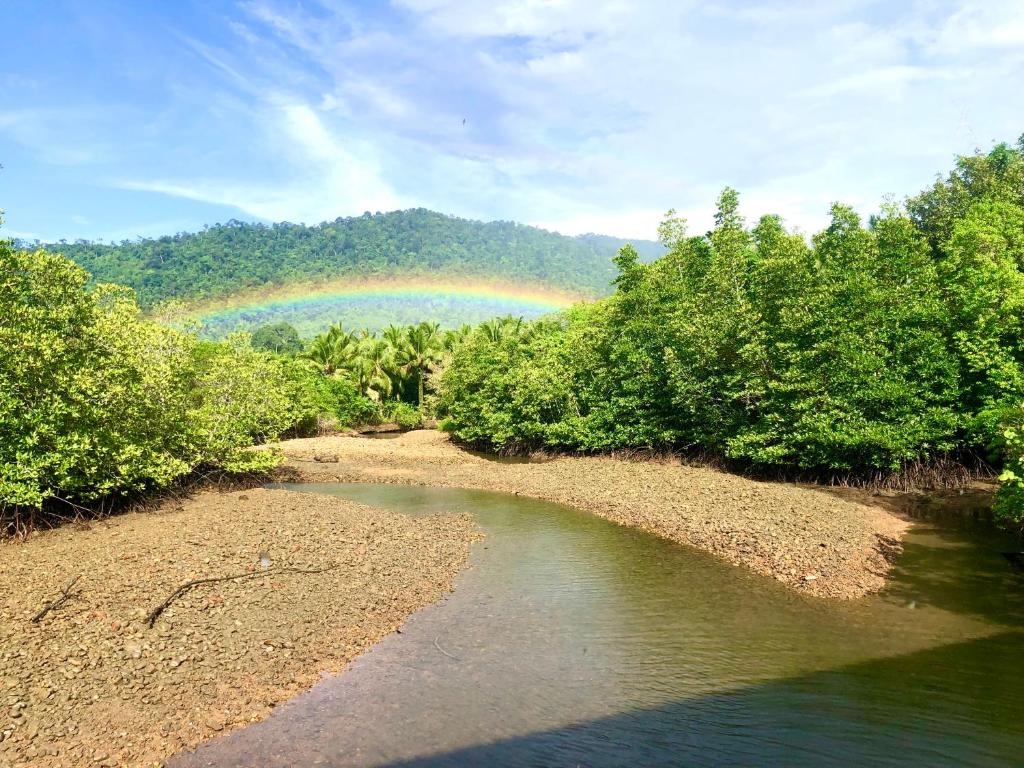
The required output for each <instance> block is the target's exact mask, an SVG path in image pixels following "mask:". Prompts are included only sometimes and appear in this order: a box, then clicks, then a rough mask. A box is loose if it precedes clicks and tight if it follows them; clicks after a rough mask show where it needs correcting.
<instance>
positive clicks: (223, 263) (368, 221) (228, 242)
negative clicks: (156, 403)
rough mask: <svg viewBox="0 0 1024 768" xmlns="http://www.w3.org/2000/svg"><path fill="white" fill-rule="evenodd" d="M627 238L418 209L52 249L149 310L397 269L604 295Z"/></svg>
mask: <svg viewBox="0 0 1024 768" xmlns="http://www.w3.org/2000/svg"><path fill="white" fill-rule="evenodd" d="M20 245H21V246H22V247H32V246H30V244H27V243H21V244H20ZM39 245H40V244H39V243H36V244H35V247H39ZM622 245H624V241H622V240H617V239H615V238H611V237H604V236H599V235H583V236H580V237H565V236H563V235H559V234H557V233H554V232H548V231H545V230H542V229H537V228H536V227H530V226H525V225H523V224H517V223H515V222H508V221H495V222H490V223H483V222H479V221H470V220H467V219H460V218H456V217H453V216H446V215H444V214H441V213H435V212H433V211H428V210H425V209H422V208H418V209H411V210H406V211H393V212H391V213H377V214H370V213H365V214H363V215H362V216H355V217H348V218H338V219H335V220H334V221H330V222H324V223H322V224H319V225H317V226H306V225H304V224H291V223H288V222H282V223H279V224H272V225H266V224H258V223H251V222H241V221H229V222H228V223H227V224H218V225H215V226H211V227H207V228H205V229H203V230H202V231H201V232H195V233H180V234H177V235H169V236H166V237H160V238H155V239H139V240H125V241H123V242H120V243H116V244H115V243H101V242H90V241H86V240H79V241H76V242H72V243H69V242H65V241H61V242H60V243H51V244H49V245H46V246H45V247H46V248H47V249H48V250H51V251H59V252H60V253H62V254H63V255H65V256H67V257H68V258H70V259H72V260H73V261H75V262H76V263H78V264H80V265H81V266H83V267H85V269H86V270H88V271H89V273H90V274H92V275H93V277H94V278H95V280H96V281H97V282H101V283H116V284H118V285H125V286H128V287H131V288H133V289H135V291H136V294H137V296H138V298H139V301H140V303H141V304H142V306H143V307H145V308H149V307H152V306H154V305H155V304H157V303H159V302H161V301H163V300H166V299H174V298H177V299H210V298H217V297H220V296H225V295H228V294H231V293H235V292H238V291H241V290H245V289H252V288H260V287H265V286H272V285H285V284H288V283H292V282H297V281H303V282H304V281H315V280H322V279H329V278H337V277H347V276H358V277H377V276H393V275H398V274H400V275H426V276H431V277H436V276H437V275H438V274H448V275H456V276H467V277H479V278H483V279H506V280H510V281H518V282H524V281H525V282H530V283H541V284H545V285H551V286H557V287H561V288H566V289H570V290H573V291H581V292H584V293H591V294H593V295H600V294H603V293H606V292H607V289H608V285H609V281H610V280H611V278H612V277H613V275H614V267H613V266H612V262H611V259H612V257H613V256H614V255H615V253H616V251H617V250H618V249H619V248H620V247H621V246H622ZM636 245H637V247H638V248H640V249H641V251H642V252H643V253H644V255H645V257H647V258H655V257H656V256H657V255H659V254H660V253H661V251H662V249H661V246H660V245H659V244H657V243H654V242H643V241H641V242H638V243H637V244H636Z"/></svg>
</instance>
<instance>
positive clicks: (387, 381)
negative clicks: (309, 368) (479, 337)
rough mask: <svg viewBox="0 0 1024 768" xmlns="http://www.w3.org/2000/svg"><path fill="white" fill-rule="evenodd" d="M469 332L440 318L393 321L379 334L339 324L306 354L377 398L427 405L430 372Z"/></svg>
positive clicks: (324, 370)
mask: <svg viewBox="0 0 1024 768" xmlns="http://www.w3.org/2000/svg"><path fill="white" fill-rule="evenodd" d="M468 332H469V329H468V328H463V329H459V330H456V331H447V332H445V333H442V332H441V330H440V327H439V326H438V324H437V323H430V322H422V323H419V324H417V325H409V326H395V325H392V326H388V327H387V328H385V329H384V331H383V332H382V334H381V336H380V337H378V336H377V335H376V334H373V333H370V332H368V331H361V332H360V333H355V332H351V331H346V330H345V329H344V328H342V327H341V326H338V325H335V326H332V327H331V328H330V329H329V330H328V331H327V332H326V333H323V334H321V335H320V336H317V337H316V338H315V339H313V340H312V341H311V342H310V343H309V345H308V347H307V349H306V351H305V352H304V353H303V354H302V356H301V357H302V358H303V359H306V360H309V361H310V362H311V363H312V364H313V365H314V366H316V368H317V370H319V371H320V372H321V373H323V374H325V375H328V376H336V377H340V378H343V379H347V380H349V381H351V382H352V383H353V384H354V385H355V386H356V388H357V389H358V391H359V392H360V394H364V395H366V396H367V397H370V398H371V399H372V400H374V401H376V402H382V401H384V400H386V399H388V398H391V399H392V400H394V401H396V402H399V401H400V402H406V403H409V402H414V403H415V405H416V406H422V405H423V402H424V395H425V390H424V387H425V382H426V378H427V376H428V374H429V373H430V372H431V371H432V370H433V369H434V368H435V367H437V366H438V365H439V364H440V363H441V361H442V359H443V357H444V355H445V354H446V353H450V352H451V351H452V350H453V349H454V348H455V347H456V346H457V345H458V343H459V342H460V340H461V339H462V338H463V337H465V335H467V333H468Z"/></svg>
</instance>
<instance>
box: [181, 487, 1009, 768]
mask: <svg viewBox="0 0 1024 768" xmlns="http://www.w3.org/2000/svg"><path fill="white" fill-rule="evenodd" d="M296 488H297V489H299V490H308V491H314V492H321V493H335V494H337V495H341V496H344V497H346V498H351V499H355V500H357V501H361V502H365V503H369V504H375V505H378V506H384V507H390V508H394V509H400V510H402V511H404V512H406V513H408V514H413V515H418V514H434V513H439V512H467V511H468V512H472V513H473V514H474V515H475V516H476V519H477V520H478V522H479V524H480V526H481V528H483V530H484V531H485V532H486V533H487V539H486V540H485V541H483V542H481V543H480V544H478V545H476V547H475V548H474V552H473V555H472V558H471V568H470V569H469V570H467V571H466V572H465V573H463V575H462V576H461V577H460V579H459V582H458V584H457V590H456V592H455V593H454V594H453V595H452V596H451V597H450V598H448V599H447V600H445V601H443V602H442V603H440V604H439V605H437V606H434V607H431V608H428V609H426V610H424V611H421V612H420V613H418V614H416V615H415V616H413V617H412V618H411V619H410V620H409V622H408V623H407V625H406V626H405V627H404V628H403V631H402V633H401V634H396V635H392V636H390V637H388V638H386V639H385V640H384V641H383V642H382V643H380V644H379V645H378V646H376V647H375V648H374V649H372V650H371V651H370V652H368V653H367V654H365V655H364V656H362V657H361V658H359V659H357V660H356V661H355V662H354V663H353V664H352V665H351V667H350V669H349V670H348V671H347V672H346V673H344V674H343V675H340V676H336V677H332V678H329V679H327V680H325V681H324V682H322V683H321V684H320V685H318V686H317V687H316V688H314V689H313V690H312V691H310V692H309V693H307V694H305V695H303V696H300V697H299V698H298V699H296V700H295V701H293V702H291V703H289V704H288V705H286V706H284V707H282V708H280V710H279V711H277V712H276V713H275V714H274V716H273V717H271V718H270V719H269V720H268V721H266V722H264V723H261V724H258V725H256V726H253V727H250V728H248V729H245V730H244V731H240V732H237V733H235V734H232V735H230V736H228V737H226V738H224V739H221V740H218V741H216V742H213V743H211V744H209V745H207V746H205V747H202V748H200V749H199V750H198V751H197V752H196V753H195V754H193V755H190V756H181V757H179V758H178V759H177V760H176V761H173V762H172V765H210V764H214V765H239V766H242V765H246V766H248V765H260V766H292V765H329V766H348V765H389V764H396V765H399V764H408V765H416V766H421V765H422V766H426V765H577V764H583V765H600V766H604V765H665V764H672V765H678V764H715V765H722V764H748V765H749V764H768V763H774V764H780V763H784V764H788V765H821V764H825V763H829V762H831V763H833V764H843V765H848V764H850V763H851V762H852V763H861V764H866V763H872V764H888V763H894V762H899V763H900V764H901V765H938V764H948V765H954V764H955V765H959V764H964V763H969V764H972V765H983V764H993V765H999V764H1011V763H1012V758H1013V757H1014V756H1017V755H1021V754H1024V729H1022V726H1021V718H1020V717H1019V702H1020V701H1021V700H1022V695H1024V653H1022V651H1024V646H1022V645H1021V643H1020V639H1021V635H1020V634H1018V633H1017V632H1016V631H1015V628H1017V627H1022V626H1024V619H1022V616H1024V608H1022V604H1021V600H1020V596H1021V589H1020V584H1019V576H1017V575H1016V574H1013V572H1012V571H1011V569H1010V568H1009V566H1008V564H1007V563H1006V561H1005V559H1004V558H1002V557H1001V556H1000V554H999V550H998V548H997V547H996V548H994V549H993V546H994V544H993V545H992V546H989V544H988V543H987V542H985V541H983V540H979V539H977V538H974V537H971V536H970V535H968V534H967V533H965V532H963V531H956V530H947V529H942V528H937V527H934V526H924V527H922V528H920V529H919V530H917V531H915V532H914V533H912V534H911V535H910V536H909V537H908V539H907V542H906V556H905V557H904V558H903V559H902V560H901V562H900V565H899V569H898V571H897V574H896V576H897V578H896V580H895V582H894V585H893V587H892V588H891V589H890V590H889V591H888V593H887V594H885V595H882V596H879V597H875V598H871V599H868V600H861V601H856V602H849V603H835V602H826V601H821V600H815V599H810V598H804V597H802V596H800V595H797V594H795V593H793V592H792V591H790V590H788V589H786V588H784V587H782V586H781V585H779V584H777V583H775V582H773V581H771V580H770V579H765V578H763V577H760V576H758V575H756V574H753V573H751V572H748V571H746V570H744V569H740V568H736V567H733V566H729V565H726V564H724V563H721V562H720V561H718V560H716V559H714V558H712V557H711V556H709V555H706V554H703V553H701V552H698V551H695V550H691V549H688V548H685V547H680V546H677V545H675V544H672V543H670V542H667V541H663V540H660V539H657V538H654V537H652V536H649V535H647V534H645V533H642V532H640V531H636V530H633V529H629V528H622V527H619V526H616V525H614V524H611V523H609V522H607V521H605V520H602V519H600V518H596V517H593V516H591V515H586V514H584V513H580V512H576V511H574V510H571V509H566V508H564V507H560V506H558V505H553V504H549V503H545V502H539V501H535V500H530V499H524V498H520V497H510V496H505V495H501V494H494V493H486V492H480V491H464V490H453V489H428V488H417V487H410V486H382V485H343V486H342V485H335V484H331V485H321V486H296ZM911 605H913V607H912V608H911V607H910V606H911Z"/></svg>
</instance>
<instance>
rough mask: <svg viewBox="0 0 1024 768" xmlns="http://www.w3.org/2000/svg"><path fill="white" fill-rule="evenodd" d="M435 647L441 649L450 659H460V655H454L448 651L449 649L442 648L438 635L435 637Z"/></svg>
mask: <svg viewBox="0 0 1024 768" xmlns="http://www.w3.org/2000/svg"><path fill="white" fill-rule="evenodd" d="M434 647H435V648H437V650H439V651H440V652H441V653H443V654H444V655H445V656H447V657H448V658H449V659H455V661H458V660H459V657H458V656H452V655H451V654H450V653H448V651H446V650H445V649H444V648H442V647H441V644H440V643H439V642H437V638H436V637H435V638H434Z"/></svg>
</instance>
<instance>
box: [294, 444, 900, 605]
mask: <svg viewBox="0 0 1024 768" xmlns="http://www.w3.org/2000/svg"><path fill="white" fill-rule="evenodd" d="M281 448H282V449H283V451H284V453H285V455H286V456H287V457H288V464H289V466H290V467H291V468H293V469H294V470H295V471H297V472H298V473H300V474H301V475H302V476H303V477H305V478H307V479H311V480H319V481H329V480H341V481H349V482H390V483H415V484H422V485H438V486H451V487H461V488H480V489H486V490H496V491H504V492H507V493H517V494H523V495H527V496H532V497H535V498H539V499H545V500H548V501H554V502H558V503H562V504H568V505H571V506H574V507H578V508H580V509H584V510H587V511H590V512H593V513H595V514H598V515H601V516H603V517H606V518H608V519H610V520H613V521H615V522H618V523H621V524H623V525H631V526H636V527H639V528H642V529H644V530H646V531H649V532H651V533H654V534H657V535H659V536H663V537H665V538H668V539H672V540H674V541H678V542H681V543H685V544H691V545H693V546H696V547H700V548H701V549H704V550H707V551H709V552H712V553H714V554H716V555H719V556H721V557H724V558H726V559H727V560H729V561H731V562H733V563H738V564H743V565H746V566H748V567H750V568H752V569H754V570H755V571H758V572H760V573H764V574H767V575H770V576H772V577H774V578H776V579H778V580H779V581H782V582H784V583H786V584H788V585H790V586H792V587H794V588H796V589H798V590H801V591H803V592H808V593H811V594H815V595H820V596H827V597H839V598H853V597H859V596H862V595H865V594H868V593H871V592H875V591H877V590H879V589H880V588H881V587H882V586H883V585H884V583H885V576H886V573H887V572H888V570H889V567H890V564H889V561H888V559H887V558H889V557H891V556H892V555H893V554H894V553H895V552H896V551H898V547H899V540H900V537H901V536H902V534H903V532H904V531H905V530H906V528H907V526H908V522H907V521H906V519H905V518H904V517H903V516H901V515H899V514H896V513H895V512H894V511H892V505H891V504H890V505H889V508H888V509H887V508H886V507H884V506H883V505H882V504H875V503H874V500H873V499H872V497H871V496H870V494H866V493H860V494H853V495H851V494H846V495H845V497H844V495H843V494H840V493H837V492H833V491H831V490H829V489H825V488H813V487H807V486H801V485H795V484H786V483H769V482H758V481H754V480H748V479H746V478H742V477H737V476H735V475H729V474H726V473H723V472H719V471H716V470H712V469H703V468H696V467H688V466H682V465H680V464H672V463H657V462H631V461H622V460H617V459H610V458H600V457H588V458H572V457H562V458H556V459H552V460H550V461H544V462H540V463H524V462H516V461H500V460H494V459H491V458H488V457H485V456H480V455H476V454H473V453H470V452H468V451H465V450H463V449H461V448H459V447H457V446H455V445H454V444H453V443H451V442H450V441H449V440H448V438H447V436H446V435H444V434H442V433H439V432H430V431H417V432H408V433H406V434H404V435H402V436H401V437H397V438H395V439H394V440H387V441H379V440H368V439H366V438H360V437H350V436H334V437H320V438H310V439H304V440H289V441H286V442H284V443H282V444H281ZM879 501H881V500H879ZM862 502H866V503H862Z"/></svg>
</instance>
